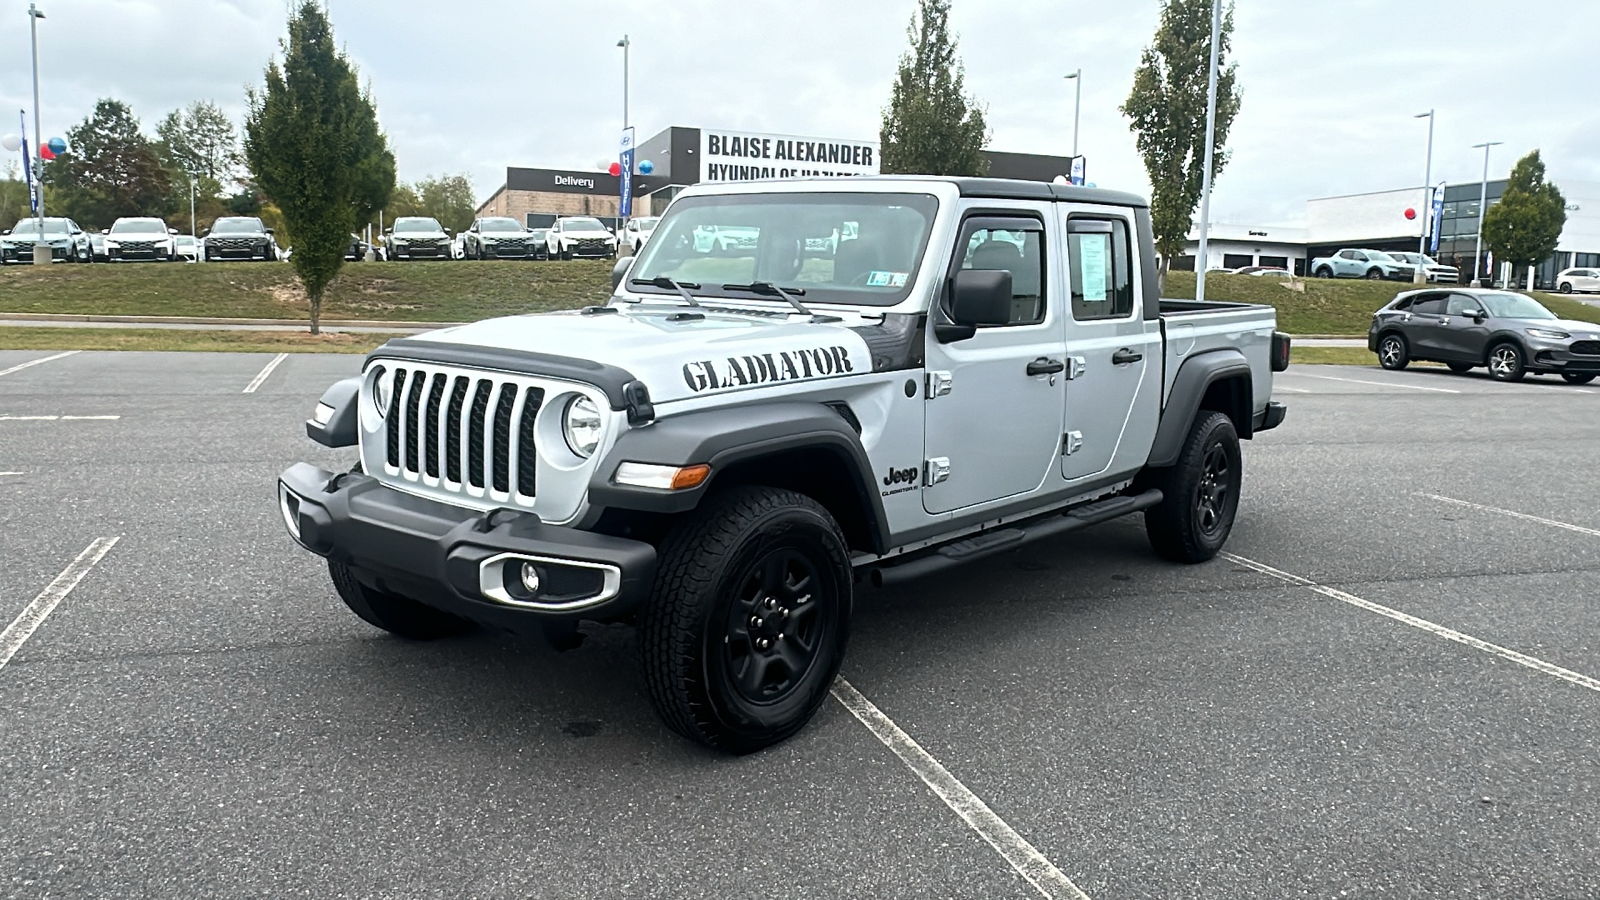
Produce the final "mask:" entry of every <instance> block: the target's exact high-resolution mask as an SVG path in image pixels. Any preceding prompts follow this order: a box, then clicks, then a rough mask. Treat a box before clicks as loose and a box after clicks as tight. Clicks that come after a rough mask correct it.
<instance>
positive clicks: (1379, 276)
mask: <svg viewBox="0 0 1600 900" xmlns="http://www.w3.org/2000/svg"><path fill="white" fill-rule="evenodd" d="M1367 280H1368V281H1382V280H1383V270H1382V269H1368V270H1367Z"/></svg>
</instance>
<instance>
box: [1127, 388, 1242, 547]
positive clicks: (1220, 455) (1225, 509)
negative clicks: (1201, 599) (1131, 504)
mask: <svg viewBox="0 0 1600 900" xmlns="http://www.w3.org/2000/svg"><path fill="white" fill-rule="evenodd" d="M1241 462H1242V458H1241V456H1240V453H1239V435H1238V433H1237V432H1235V431H1234V428H1233V421H1232V420H1231V419H1229V418H1228V417H1227V416H1225V415H1223V414H1222V413H1219V412H1207V411H1205V410H1201V411H1200V413H1199V414H1198V416H1197V421H1196V422H1195V423H1194V427H1192V428H1191V429H1189V437H1188V439H1187V440H1185V441H1184V444H1183V451H1182V452H1181V453H1179V454H1178V462H1177V464H1176V465H1174V466H1172V467H1171V468H1166V469H1155V470H1152V475H1151V477H1150V480H1149V483H1150V486H1151V487H1155V488H1159V489H1160V490H1161V502H1160V503H1159V504H1157V505H1155V506H1152V507H1151V508H1149V509H1147V510H1145V513H1144V530H1145V534H1146V535H1147V536H1148V537H1149V538H1150V546H1151V547H1154V548H1155V551H1156V553H1158V554H1160V555H1161V556H1162V557H1164V558H1166V559H1170V560H1172V561H1173V562H1181V563H1198V562H1205V561H1206V560H1208V559H1211V558H1212V557H1214V556H1216V555H1217V553H1218V552H1219V551H1221V550H1222V545H1223V544H1225V543H1227V542H1228V533H1229V532H1231V531H1232V530H1233V520H1234V517H1235V515H1236V514H1237V513H1238V509H1239V488H1240V485H1241V484H1242V483H1243V471H1242V469H1241Z"/></svg>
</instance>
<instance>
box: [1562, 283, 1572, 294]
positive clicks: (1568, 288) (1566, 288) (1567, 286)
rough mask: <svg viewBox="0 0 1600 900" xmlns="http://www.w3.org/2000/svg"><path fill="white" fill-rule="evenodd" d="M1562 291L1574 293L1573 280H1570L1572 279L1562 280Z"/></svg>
mask: <svg viewBox="0 0 1600 900" xmlns="http://www.w3.org/2000/svg"><path fill="white" fill-rule="evenodd" d="M1561 293H1563V294H1570V293H1572V282H1570V281H1563V282H1561Z"/></svg>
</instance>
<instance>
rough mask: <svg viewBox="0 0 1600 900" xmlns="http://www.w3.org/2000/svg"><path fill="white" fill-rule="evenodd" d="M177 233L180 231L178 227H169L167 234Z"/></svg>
mask: <svg viewBox="0 0 1600 900" xmlns="http://www.w3.org/2000/svg"><path fill="white" fill-rule="evenodd" d="M177 233H178V229H176V228H168V229H167V234H177Z"/></svg>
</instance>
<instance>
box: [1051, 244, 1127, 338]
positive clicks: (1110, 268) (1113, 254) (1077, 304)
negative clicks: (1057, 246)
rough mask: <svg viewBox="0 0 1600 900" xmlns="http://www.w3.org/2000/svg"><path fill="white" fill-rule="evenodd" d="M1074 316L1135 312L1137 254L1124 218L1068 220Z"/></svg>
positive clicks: (1102, 316) (1121, 315)
mask: <svg viewBox="0 0 1600 900" xmlns="http://www.w3.org/2000/svg"><path fill="white" fill-rule="evenodd" d="M1067 272H1068V274H1069V277H1070V280H1071V282H1072V317H1073V318H1074V319H1076V320H1078V321H1079V322H1085V321H1091V320H1094V319H1121V318H1125V317H1127V316H1130V315H1132V314H1133V256H1132V254H1131V252H1130V248H1129V245H1128V223H1127V222H1126V221H1125V220H1122V219H1080V218H1073V219H1069V220H1068V221H1067Z"/></svg>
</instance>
